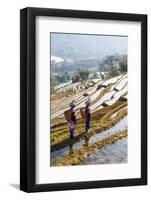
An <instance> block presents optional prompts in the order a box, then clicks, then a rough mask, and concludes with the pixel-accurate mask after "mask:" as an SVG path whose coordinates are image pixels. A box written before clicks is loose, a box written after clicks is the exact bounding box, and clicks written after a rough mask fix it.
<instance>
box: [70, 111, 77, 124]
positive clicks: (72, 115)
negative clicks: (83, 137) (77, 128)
mask: <svg viewBox="0 0 151 200" xmlns="http://www.w3.org/2000/svg"><path fill="white" fill-rule="evenodd" d="M70 111H71V121H73V122H74V123H75V124H76V114H75V111H74V109H72V108H71V110H70Z"/></svg>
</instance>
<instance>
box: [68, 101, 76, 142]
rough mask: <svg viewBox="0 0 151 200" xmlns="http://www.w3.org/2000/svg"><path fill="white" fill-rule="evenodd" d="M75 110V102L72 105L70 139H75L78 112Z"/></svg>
mask: <svg viewBox="0 0 151 200" xmlns="http://www.w3.org/2000/svg"><path fill="white" fill-rule="evenodd" d="M74 108H75V101H72V102H71V103H70V121H69V129H70V138H71V139H73V138H74V130H75V126H76V112H75V110H74Z"/></svg>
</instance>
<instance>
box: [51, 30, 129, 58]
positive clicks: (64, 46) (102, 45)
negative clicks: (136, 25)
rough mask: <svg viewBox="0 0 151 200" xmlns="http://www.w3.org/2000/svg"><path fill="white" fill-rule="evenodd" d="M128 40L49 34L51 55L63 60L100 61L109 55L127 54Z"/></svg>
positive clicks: (110, 37) (115, 37)
mask: <svg viewBox="0 0 151 200" xmlns="http://www.w3.org/2000/svg"><path fill="white" fill-rule="evenodd" d="M127 48H128V38H127V37H121V36H101V35H84V34H81V35H80V34H61V33H51V55H53V56H58V57H62V58H63V59H73V60H80V59H91V58H92V59H94V58H97V59H98V58H99V59H102V58H103V57H104V56H106V55H109V54H127Z"/></svg>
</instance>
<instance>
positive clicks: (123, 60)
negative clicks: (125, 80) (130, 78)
mask: <svg viewBox="0 0 151 200" xmlns="http://www.w3.org/2000/svg"><path fill="white" fill-rule="evenodd" d="M119 66H120V71H121V72H124V73H125V72H127V55H122V56H121V57H120V58H119Z"/></svg>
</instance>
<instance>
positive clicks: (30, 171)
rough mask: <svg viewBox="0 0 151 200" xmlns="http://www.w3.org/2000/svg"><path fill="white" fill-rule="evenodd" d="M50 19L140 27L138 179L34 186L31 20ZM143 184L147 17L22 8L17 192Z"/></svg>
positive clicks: (144, 176) (34, 100)
mask: <svg viewBox="0 0 151 200" xmlns="http://www.w3.org/2000/svg"><path fill="white" fill-rule="evenodd" d="M37 16H54V17H68V18H83V19H97V20H98V19H103V20H117V21H119V20H120V21H131V22H140V23H141V88H140V89H141V178H132V179H120V180H119V179H118V180H100V181H95V180H94V181H88V182H71V183H56V184H54V183H52V184H36V183H35V178H36V177H35V176H36V173H35V172H36V163H35V154H36V150H35V145H36V143H35V137H36V133H35V131H36V129H35V125H36V124H35V123H36V121H35V111H36V107H35V105H36V104H35V102H36V94H35V88H36V84H35V83H36V75H35V72H36V65H35V56H36V55H35V42H36V41H35V30H36V29H35V19H36V17H37ZM146 184H147V15H143V14H125V13H111V12H94V11H83V10H64V9H48V8H32V7H28V8H24V9H22V10H21V11H20V189H21V190H22V191H25V192H44V191H57V190H75V189H90V188H105V187H121V186H134V185H135V186H136V185H146Z"/></svg>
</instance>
